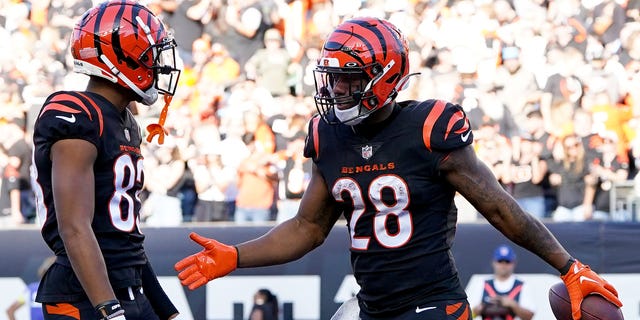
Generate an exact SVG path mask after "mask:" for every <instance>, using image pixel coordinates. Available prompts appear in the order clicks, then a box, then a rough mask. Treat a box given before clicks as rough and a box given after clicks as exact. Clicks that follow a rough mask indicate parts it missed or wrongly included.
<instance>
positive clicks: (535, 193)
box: [502, 138, 547, 219]
mask: <svg viewBox="0 0 640 320" xmlns="http://www.w3.org/2000/svg"><path fill="white" fill-rule="evenodd" d="M518 149H519V152H518V153H517V157H512V160H511V163H510V164H508V167H509V168H508V169H507V170H505V174H504V175H503V177H502V181H503V183H505V184H509V189H510V190H511V195H512V196H513V197H514V198H515V199H516V201H517V202H518V204H520V206H521V207H522V209H523V210H524V211H526V212H528V213H530V214H532V215H534V216H535V217H537V218H538V219H542V218H544V217H545V203H544V188H543V185H542V180H543V179H544V177H545V175H546V174H547V162H546V160H544V159H542V158H541V157H542V151H543V150H542V149H543V147H542V144H541V143H540V142H538V141H535V140H532V139H527V138H521V139H519V146H518Z"/></svg>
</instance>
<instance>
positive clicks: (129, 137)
mask: <svg viewBox="0 0 640 320" xmlns="http://www.w3.org/2000/svg"><path fill="white" fill-rule="evenodd" d="M124 137H125V138H126V139H127V141H131V134H129V129H127V128H125V129H124Z"/></svg>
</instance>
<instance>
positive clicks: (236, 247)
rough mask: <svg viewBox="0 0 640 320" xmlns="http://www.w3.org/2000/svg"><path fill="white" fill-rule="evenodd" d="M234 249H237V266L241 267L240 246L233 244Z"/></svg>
mask: <svg viewBox="0 0 640 320" xmlns="http://www.w3.org/2000/svg"><path fill="white" fill-rule="evenodd" d="M233 248H234V249H236V267H240V249H238V246H233Z"/></svg>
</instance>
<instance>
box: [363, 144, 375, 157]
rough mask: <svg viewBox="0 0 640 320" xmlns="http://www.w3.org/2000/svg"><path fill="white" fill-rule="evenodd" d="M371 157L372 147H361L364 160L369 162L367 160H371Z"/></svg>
mask: <svg viewBox="0 0 640 320" xmlns="http://www.w3.org/2000/svg"><path fill="white" fill-rule="evenodd" d="M372 155H373V147H372V146H369V145H366V146H362V157H363V158H364V159H365V160H369V158H371V156H372Z"/></svg>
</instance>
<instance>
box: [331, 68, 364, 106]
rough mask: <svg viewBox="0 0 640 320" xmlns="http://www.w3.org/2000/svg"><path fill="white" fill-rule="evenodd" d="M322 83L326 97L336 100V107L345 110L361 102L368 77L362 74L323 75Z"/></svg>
mask: <svg viewBox="0 0 640 320" xmlns="http://www.w3.org/2000/svg"><path fill="white" fill-rule="evenodd" d="M320 75H321V77H322V79H320V83H322V84H323V85H324V86H323V87H322V88H323V89H322V91H321V92H322V93H323V95H324V96H326V97H330V98H335V107H336V108H338V109H340V110H344V109H349V108H351V107H353V106H355V105H356V104H357V103H359V102H360V99H359V97H360V93H361V92H362V91H363V89H364V86H365V85H366V76H365V75H363V74H362V73H331V72H327V73H322V74H320Z"/></svg>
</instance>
